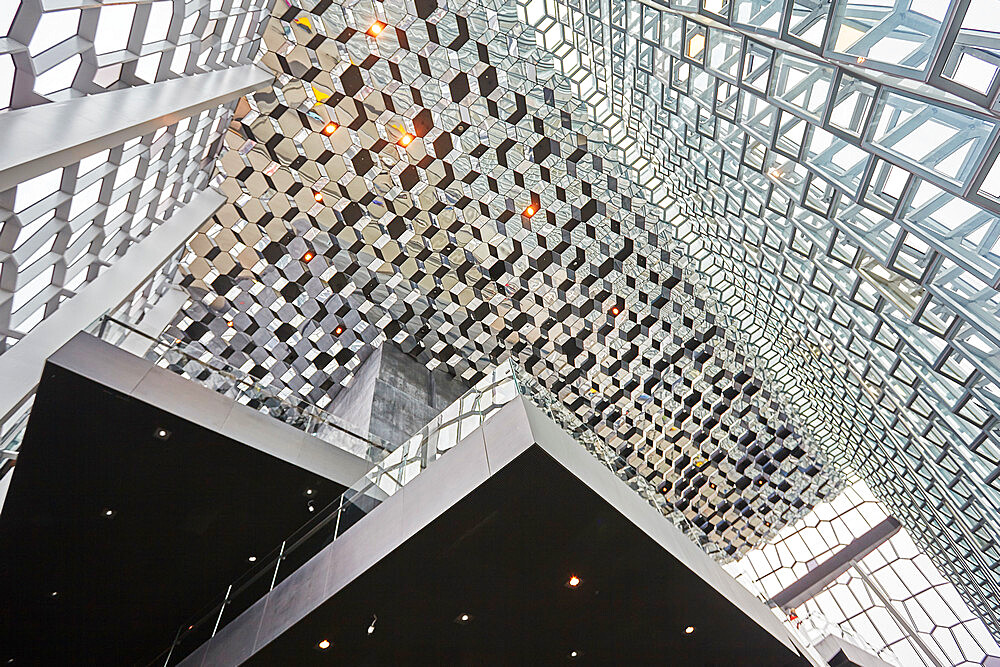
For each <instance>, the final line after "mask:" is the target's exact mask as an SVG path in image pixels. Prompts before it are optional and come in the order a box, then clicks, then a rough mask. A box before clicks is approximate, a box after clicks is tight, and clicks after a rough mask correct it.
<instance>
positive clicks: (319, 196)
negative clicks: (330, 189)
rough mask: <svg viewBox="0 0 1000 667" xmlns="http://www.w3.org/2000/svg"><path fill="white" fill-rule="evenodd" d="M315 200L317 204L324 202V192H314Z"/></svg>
mask: <svg viewBox="0 0 1000 667" xmlns="http://www.w3.org/2000/svg"><path fill="white" fill-rule="evenodd" d="M313 199H315V200H316V201H317V202H322V201H323V193H322V192H314V193H313Z"/></svg>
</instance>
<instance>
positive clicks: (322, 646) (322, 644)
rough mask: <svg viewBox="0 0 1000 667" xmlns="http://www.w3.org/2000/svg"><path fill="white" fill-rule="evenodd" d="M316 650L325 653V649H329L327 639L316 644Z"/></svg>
mask: <svg viewBox="0 0 1000 667" xmlns="http://www.w3.org/2000/svg"><path fill="white" fill-rule="evenodd" d="M316 648H319V649H322V650H324V651H325V650H326V649H328V648H330V640H329V639H324V640H322V641H320V643H318V644H316Z"/></svg>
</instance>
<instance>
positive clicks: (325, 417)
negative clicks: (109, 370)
mask: <svg viewBox="0 0 1000 667" xmlns="http://www.w3.org/2000/svg"><path fill="white" fill-rule="evenodd" d="M108 323H113V324H115V325H117V326H120V327H122V328H124V329H127V330H128V331H130V332H131V333H134V334H137V335H139V336H141V337H143V338H145V339H146V340H149V341H152V342H153V343H154V344H155V345H161V346H164V347H166V348H167V351H169V352H172V353H175V354H180V355H182V356H183V357H185V358H186V359H188V360H189V361H192V362H194V363H196V364H198V365H200V366H202V367H203V368H205V369H206V370H208V371H210V372H212V373H216V374H219V375H222V376H224V377H225V378H226V379H228V380H230V381H231V382H232V383H233V385H234V386H236V387H242V388H243V390H244V393H245V394H253V393H257V394H260V395H261V396H260V397H258V398H257V400H261V401H263V400H268V401H276V402H277V403H279V404H280V405H281V406H283V407H285V408H286V409H288V410H290V411H292V412H295V413H297V414H298V415H301V416H303V417H304V418H305V419H306V420H307V421H306V426H307V428H308V427H309V426H311V425H312V423H311V421H309V420H313V419H315V420H316V421H319V422H321V423H323V424H324V425H326V426H329V427H330V428H332V429H334V430H336V431H339V432H341V433H343V434H345V435H348V436H350V437H352V438H354V439H356V440H360V441H361V442H364V443H365V444H367V445H369V446H371V447H374V448H375V449H376V450H377V451H378V452H380V453H381V454H382V455H384V454H386V453H388V452H391V451H392V450H394V449H395V448H396V447H397V446H398V445H397V444H393V443H390V442H388V441H385V440H382V439H381V438H377V437H374V436H371V435H370V434H369V435H368V436H362V435H359V434H358V433H355V432H353V431H351V430H350V429H348V428H346V427H344V426H342V425H340V424H338V423H337V421H336V418H335V417H334V416H333V415H331V414H330V413H329V412H327V411H326V410H324V409H323V408H321V407H319V406H318V405H316V404H315V403H312V402H310V401H308V400H305V399H299V400H298V401H297V402H292V401H289V400H287V399H284V398H281V397H280V396H277V395H276V394H273V393H270V394H267V395H264V390H263V389H262V388H261V386H260V385H258V384H257V383H255V382H251V381H249V380H247V379H246V377H243V376H241V375H239V374H237V371H236V369H233V368H232V367H231V366H230V367H228V369H227V368H216V367H215V366H213V365H211V364H209V363H208V362H206V361H204V360H202V359H199V358H198V357H196V356H194V355H192V354H190V353H189V352H187V351H186V350H184V349H182V348H181V347H180V346H178V345H177V343H176V342H171V341H169V340H166V339H164V338H163V337H156V336H151V335H150V334H148V333H146V332H144V331H140V330H139V329H137V328H135V327H134V326H133V325H131V324H128V323H127V322H122V321H121V320H118V319H116V318H114V317H112V316H110V315H103V316H101V318H100V326H99V328H98V332H97V337H98V338H100V339H101V340H104V336H105V333H106V331H107V325H108ZM165 354H166V352H164V353H160V354H159V358H158V359H157V361H162V360H163V359H164V358H165ZM239 372H240V373H242V371H239ZM303 406H305V407H303ZM279 421H284V420H279ZM284 423H287V424H289V425H290V426H294V427H296V428H300V427H299V426H298V425H297V424H295V423H291V422H284ZM300 430H306V429H301V428H300ZM372 458H373V457H369V459H372Z"/></svg>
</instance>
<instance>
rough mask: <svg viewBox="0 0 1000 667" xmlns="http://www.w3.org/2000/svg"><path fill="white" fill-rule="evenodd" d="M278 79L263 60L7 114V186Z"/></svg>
mask: <svg viewBox="0 0 1000 667" xmlns="http://www.w3.org/2000/svg"><path fill="white" fill-rule="evenodd" d="M273 79H274V76H273V75H272V74H271V73H270V72H266V71H264V70H262V69H260V68H259V67H257V66H256V65H243V66H241V67H232V68H229V69H225V70H220V71H217V72H206V73H204V74H195V75H192V76H185V77H182V78H179V79H171V80H170V81H162V82H160V83H152V84H148V85H145V86H136V87H134V88H126V89H124V90H113V91H110V92H107V93H101V94H100V95H90V96H88V97H80V98H76V99H71V100H66V101H65V102H52V103H49V104H42V105H39V106H35V107H30V108H28V109H20V110H18V111H9V112H7V113H3V114H0V146H2V147H3V149H2V150H0V192H3V191H4V190H8V189H10V188H12V187H14V186H15V185H17V184H18V183H21V182H23V181H26V180H28V179H29V178H34V177H36V176H41V175H42V174H45V173H47V172H50V171H52V170H53V169H58V168H59V167H65V166H67V165H70V164H73V163H74V162H79V161H80V160H82V159H83V158H85V157H87V156H88V155H93V154H94V153H96V152H98V151H102V150H104V149H106V148H113V147H115V146H120V145H121V144H123V143H125V142H126V141H128V140H130V139H134V138H136V137H141V136H143V135H145V134H148V133H150V132H153V131H155V130H157V129H159V128H161V127H166V126H167V125H171V124H173V123H176V122H177V121H178V120H180V119H182V118H185V117H188V116H193V115H196V114H199V113H201V112H202V111H204V110H206V109H211V108H214V107H217V106H219V105H220V104H225V103H226V102H230V101H232V100H234V99H237V98H239V97H242V96H243V95H246V94H248V93H251V92H253V91H255V90H259V89H260V88H262V87H264V86H268V85H270V84H271V82H272V81H273Z"/></svg>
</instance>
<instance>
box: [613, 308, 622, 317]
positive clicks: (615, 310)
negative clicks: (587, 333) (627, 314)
mask: <svg viewBox="0 0 1000 667" xmlns="http://www.w3.org/2000/svg"><path fill="white" fill-rule="evenodd" d="M620 312H622V310H621V308H619V307H618V306H611V314H612V315H613V316H615V317H617V316H618V313H620Z"/></svg>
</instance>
